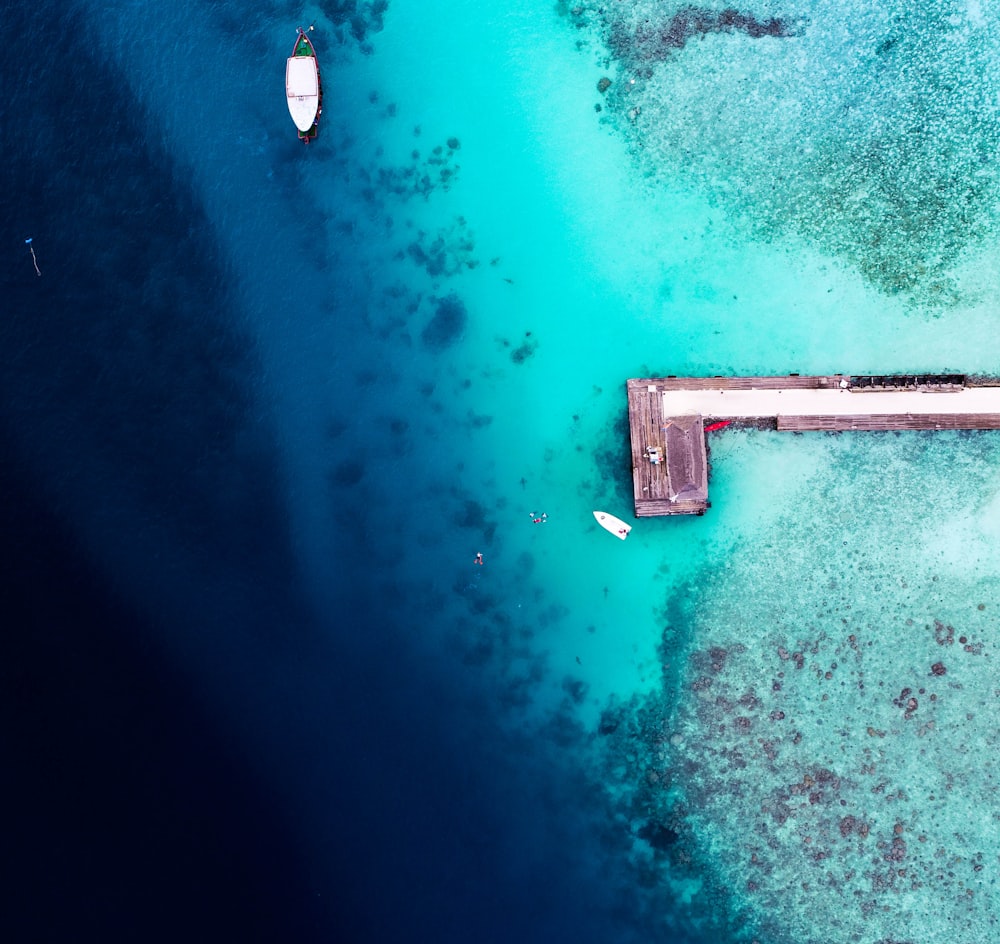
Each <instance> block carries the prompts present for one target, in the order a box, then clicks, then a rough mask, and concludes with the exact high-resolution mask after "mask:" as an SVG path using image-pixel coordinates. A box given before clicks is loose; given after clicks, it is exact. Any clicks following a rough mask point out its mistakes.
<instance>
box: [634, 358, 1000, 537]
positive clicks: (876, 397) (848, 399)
mask: <svg viewBox="0 0 1000 944" xmlns="http://www.w3.org/2000/svg"><path fill="white" fill-rule="evenodd" d="M626 388H627V391H628V413H629V432H630V436H631V441H632V483H633V490H634V497H635V514H636V517H639V518H643V517H649V516H653V515H691V514H695V515H700V514H704V512H705V510H706V509H707V508H708V506H709V501H708V453H707V448H706V439H705V425H706V423H709V424H710V423H713V422H720V421H724V420H729V421H732V422H734V423H736V424H740V423H743V424H746V423H753V424H754V425H760V424H762V423H763V424H766V425H770V424H773V428H774V429H778V430H787V431H792V432H802V431H811V430H903V429H1000V385H998V384H992V383H975V382H971V381H967V379H966V377H965V376H964V375H962V374H892V375H882V376H878V375H867V374H866V375H850V374H834V375H832V376H825V377H802V376H799V375H798V374H789V375H787V376H783V377H661V378H656V379H636V380H629V381H628V382H627V383H626Z"/></svg>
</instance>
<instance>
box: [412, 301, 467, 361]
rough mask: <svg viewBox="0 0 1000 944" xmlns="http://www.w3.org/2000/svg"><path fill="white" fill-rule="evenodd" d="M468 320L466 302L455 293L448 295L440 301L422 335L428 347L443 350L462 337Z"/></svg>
mask: <svg viewBox="0 0 1000 944" xmlns="http://www.w3.org/2000/svg"><path fill="white" fill-rule="evenodd" d="M468 320H469V315H468V312H467V311H466V309H465V303H464V302H463V301H462V300H461V299H460V298H459V297H458V296H457V295H455V294H451V295H448V296H447V297H446V298H442V299H441V300H440V301H439V302H438V305H437V311H435V312H434V317H433V318H431V320H430V321H429V322H428V323H427V325H426V327H425V328H424V330H423V332H422V333H421V335H420V337H421V339H422V340H423V342H424V344H426V345H427V346H428V347H430V348H434V349H435V350H443V349H444V348H446V347H450V346H451V345H452V344H454V343H455V342H456V341H457V340H458V339H459V338H461V336H462V334H463V332H464V331H465V326H466V323H467V322H468Z"/></svg>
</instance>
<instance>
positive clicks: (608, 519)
mask: <svg viewBox="0 0 1000 944" xmlns="http://www.w3.org/2000/svg"><path fill="white" fill-rule="evenodd" d="M594 517H595V518H596V519H597V523H598V524H599V525H600V526H601V527H602V528H604V530H605V531H608V532H610V533H611V534H613V535H614V536H615V537H616V538H618V539H619V540H621V541H624V540H625V538H627V537H628V533H629V531H631V530H632V525H630V524H628V523H627V522H625V521H622V519H621V518H616V517H615V516H614V515H609V514H608V513H607V512H606V511H595V512H594Z"/></svg>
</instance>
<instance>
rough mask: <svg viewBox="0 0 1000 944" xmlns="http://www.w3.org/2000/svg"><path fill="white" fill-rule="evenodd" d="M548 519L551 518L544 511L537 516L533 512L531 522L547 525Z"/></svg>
mask: <svg viewBox="0 0 1000 944" xmlns="http://www.w3.org/2000/svg"><path fill="white" fill-rule="evenodd" d="M548 519H549V516H548V515H547V514H545V512H544V511H543V512H542V513H541V514H540V515H536V514H535V513H534V512H531V520H532V522H533V523H534V524H545V522H546V521H548Z"/></svg>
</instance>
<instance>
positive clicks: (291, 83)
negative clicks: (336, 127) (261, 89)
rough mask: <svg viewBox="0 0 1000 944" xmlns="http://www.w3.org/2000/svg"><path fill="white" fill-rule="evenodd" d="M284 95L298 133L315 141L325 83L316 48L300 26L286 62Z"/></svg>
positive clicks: (306, 140) (305, 139)
mask: <svg viewBox="0 0 1000 944" xmlns="http://www.w3.org/2000/svg"><path fill="white" fill-rule="evenodd" d="M310 29H312V27H310ZM285 97H286V98H287V100H288V113H289V114H290V115H291V116H292V121H294V122H295V127H296V128H298V131H299V137H300V138H301V139H302V140H303V141H305V142H306V143H308V142H309V141H312V140H313V139H314V138H315V137H316V128H317V125H318V124H319V116H320V115H321V114H322V113H323V83H322V80H321V79H320V76H319V63H318V62H317V60H316V50H314V49H313V45H312V43H311V42H310V41H309V37H308V36H307V35H306V31H305V30H304V29H301V28H300V29H299V32H298V36H297V37H296V39H295V46H294V47H293V48H292V54H291V55H290V56H289V57H288V60H287V62H286V63H285Z"/></svg>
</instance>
